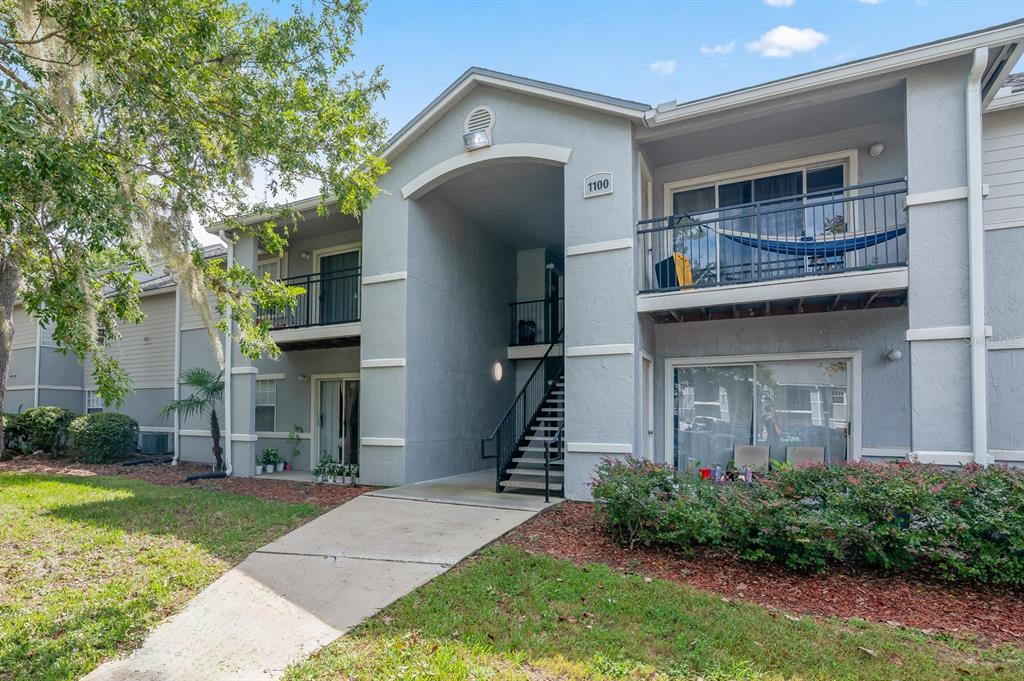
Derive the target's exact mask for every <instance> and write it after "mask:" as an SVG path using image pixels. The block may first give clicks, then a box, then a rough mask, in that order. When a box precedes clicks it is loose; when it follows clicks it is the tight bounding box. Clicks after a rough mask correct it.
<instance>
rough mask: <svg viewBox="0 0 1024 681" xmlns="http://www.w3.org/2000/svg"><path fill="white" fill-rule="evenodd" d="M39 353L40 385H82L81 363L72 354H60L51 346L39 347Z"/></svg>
mask: <svg viewBox="0 0 1024 681" xmlns="http://www.w3.org/2000/svg"><path fill="white" fill-rule="evenodd" d="M39 355H40V357H39V384H40V385H60V386H77V387H81V386H82V379H83V369H82V365H81V364H80V363H79V362H78V359H77V358H75V356H74V355H70V354H68V355H65V354H62V353H61V352H58V351H57V349H56V348H52V347H43V348H40V350H39Z"/></svg>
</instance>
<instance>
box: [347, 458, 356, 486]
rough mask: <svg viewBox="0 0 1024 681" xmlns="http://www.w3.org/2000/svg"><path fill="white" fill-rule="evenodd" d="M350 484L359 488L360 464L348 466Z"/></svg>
mask: <svg viewBox="0 0 1024 681" xmlns="http://www.w3.org/2000/svg"><path fill="white" fill-rule="evenodd" d="M348 474H349V478H350V480H349V482H351V483H352V486H353V487H359V464H357V463H350V464H349V465H348Z"/></svg>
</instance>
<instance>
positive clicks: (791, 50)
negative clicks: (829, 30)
mask: <svg viewBox="0 0 1024 681" xmlns="http://www.w3.org/2000/svg"><path fill="white" fill-rule="evenodd" d="M827 41H828V36H827V35H825V34H824V33H819V32H818V31H815V30H814V29H813V28H790V27H789V26H776V27H775V28H773V29H772V30H770V31H768V32H767V33H765V34H764V35H762V36H761V39H760V40H755V41H754V42H752V43H747V49H748V50H750V51H751V52H757V53H759V54H760V55H761V56H763V57H792V56H793V55H794V54H796V53H798V52H811V51H813V50H815V49H817V48H818V46H820V45H823V44H824V43H826V42H827Z"/></svg>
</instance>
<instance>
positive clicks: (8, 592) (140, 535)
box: [0, 474, 317, 681]
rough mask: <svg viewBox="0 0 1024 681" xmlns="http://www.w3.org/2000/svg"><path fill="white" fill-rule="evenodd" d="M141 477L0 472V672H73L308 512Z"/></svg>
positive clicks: (127, 643)
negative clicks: (167, 484) (156, 481)
mask: <svg viewBox="0 0 1024 681" xmlns="http://www.w3.org/2000/svg"><path fill="white" fill-rule="evenodd" d="M316 514H317V510H316V509H315V508H314V507H312V506H309V505H306V504H281V503H274V502H269V501H265V500H262V499H257V498H254V497H246V496H239V495H232V494H226V493H222V492H210V491H204V490H199V489H190V488H184V487H173V486H158V485H153V484H150V483H147V482H142V481H138V480H127V479H121V478H103V477H70V476H47V475H23V474H3V475H0V679H5V680H6V679H46V680H47V681H51V680H58V679H77V678H79V677H80V676H82V675H83V674H85V673H87V672H88V671H90V670H91V669H93V668H94V667H95V666H96V665H97V664H99V663H100V662H102V661H103V660H104V659H107V658H110V657H112V656H114V655H115V654H116V653H118V652H119V651H123V650H126V649H130V648H134V647H136V646H137V645H138V644H139V643H140V642H141V640H142V638H143V637H144V634H145V632H146V630H147V629H148V628H149V627H151V626H152V625H153V624H155V623H156V622H157V621H159V620H160V619H161V618H163V617H165V616H166V615H168V614H170V613H171V612H173V611H175V610H176V609H178V608H179V607H180V606H181V605H182V604H183V603H185V601H187V600H188V599H189V598H190V597H192V596H193V595H194V594H195V593H196V592H197V591H199V590H200V589H202V588H203V587H204V586H206V585H207V584H209V583H210V582H212V581H213V580H214V579H216V578H217V577H218V576H219V575H221V574H222V573H223V572H224V571H226V570H227V569H228V568H229V567H231V566H232V565H233V564H235V563H237V562H239V561H240V560H241V559H242V558H244V557H245V556H246V555H247V554H248V553H249V552H251V551H252V550H253V549H255V548H257V547H259V546H261V545H263V544H265V543H267V542H268V541H270V540H272V539H274V538H275V537H277V536H279V535H281V534H283V533H284V532H286V531H287V530H289V529H291V528H293V527H295V526H297V525H300V524H301V523H303V522H304V521H305V520H307V519H308V518H310V517H312V516H315V515H316Z"/></svg>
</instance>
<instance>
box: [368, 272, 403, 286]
mask: <svg viewBox="0 0 1024 681" xmlns="http://www.w3.org/2000/svg"><path fill="white" fill-rule="evenodd" d="M408 278H409V273H408V272H388V273H386V274H371V275H369V276H365V277H363V285H364V286H366V285H368V284H383V283H384V282H388V281H402V280H404V279H408Z"/></svg>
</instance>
